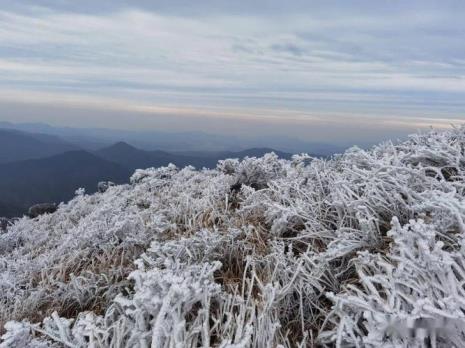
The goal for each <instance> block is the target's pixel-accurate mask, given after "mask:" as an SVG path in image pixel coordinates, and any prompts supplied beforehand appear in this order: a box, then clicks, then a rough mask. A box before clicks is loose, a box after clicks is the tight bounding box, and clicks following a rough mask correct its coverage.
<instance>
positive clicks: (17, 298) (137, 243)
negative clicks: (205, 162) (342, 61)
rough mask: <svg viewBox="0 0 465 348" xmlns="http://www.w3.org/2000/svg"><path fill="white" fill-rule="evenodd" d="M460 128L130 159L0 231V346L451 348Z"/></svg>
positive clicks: (462, 164) (462, 307) (457, 302)
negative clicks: (285, 156) (219, 154)
mask: <svg viewBox="0 0 465 348" xmlns="http://www.w3.org/2000/svg"><path fill="white" fill-rule="evenodd" d="M464 154H465V129H463V128H458V129H452V130H450V131H443V132H439V131H431V132H429V133H426V134H416V135H413V136H412V137H411V138H410V139H409V140H407V141H405V142H402V143H399V144H392V143H384V144H381V145H378V146H375V147H374V148H372V149H371V150H369V151H365V150H362V149H359V148H356V147H354V148H351V149H349V150H347V151H346V153H344V154H341V155H337V156H334V157H333V158H331V159H317V158H312V157H310V156H307V155H296V156H294V157H293V159H292V160H290V161H288V160H281V159H278V158H277V156H276V155H274V154H268V155H265V156H264V157H262V158H246V159H244V160H242V161H239V160H237V159H226V160H224V161H220V162H219V163H218V166H217V168H216V169H214V170H206V169H204V170H201V171H198V170H196V169H195V168H193V167H186V168H183V169H180V168H176V167H175V166H173V165H169V166H167V167H164V168H158V169H156V168H149V169H141V170H137V171H136V172H135V173H134V175H133V176H132V177H131V180H130V184H129V185H120V186H109V187H108V189H107V190H106V191H105V192H102V193H96V194H94V195H86V194H85V192H84V191H83V190H78V191H76V197H75V198H74V199H73V200H71V201H70V202H68V203H65V204H61V205H60V206H59V208H58V210H57V212H55V213H54V214H50V215H45V216H40V217H38V218H36V219H33V220H32V219H29V218H22V219H20V220H19V221H17V222H16V223H15V224H14V225H13V226H12V227H11V228H9V229H8V231H7V232H6V233H4V234H1V235H0V325H1V327H2V329H1V331H0V333H1V334H3V337H2V339H3V343H2V347H14V346H21V345H23V346H31V347H45V346H47V347H53V346H69V347H87V346H92V347H148V346H153V347H210V346H212V347H222V348H226V347H228V348H233V347H235V348H241V347H244V348H245V347H256V348H259V347H312V346H316V345H319V346H328V347H332V346H337V347H370V346H386V347H399V346H410V347H426V346H428V345H429V346H433V347H434V346H436V347H454V346H455V347H462V346H464V345H465V332H464V329H463V328H464V327H465V326H464V322H463V320H464V319H465V318H464V316H465V296H464V295H465V294H464V288H463V283H464V277H465V262H464V261H465V260H464V256H465V255H464V250H465V244H464V243H465V241H464V236H465V235H464V232H465V222H464V221H465V220H464V219H465V199H464V196H465V180H464V179H465V177H464V174H465V172H464V171H465V155H464Z"/></svg>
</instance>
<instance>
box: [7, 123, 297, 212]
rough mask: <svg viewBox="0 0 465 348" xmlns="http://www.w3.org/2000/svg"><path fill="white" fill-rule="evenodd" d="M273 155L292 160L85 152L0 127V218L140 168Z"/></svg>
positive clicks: (120, 179)
mask: <svg viewBox="0 0 465 348" xmlns="http://www.w3.org/2000/svg"><path fill="white" fill-rule="evenodd" d="M272 151H274V152H275V153H276V154H277V155H278V156H280V157H282V158H287V159H288V158H290V157H291V154H289V153H286V152H281V151H275V150H273V149H271V148H253V149H247V150H243V151H239V152H232V151H228V152H227V151H218V152H212V151H189V152H176V153H170V152H166V151H159V150H157V151H148V150H142V149H139V148H136V147H134V146H132V145H130V144H128V143H126V142H121V141H120V142H117V143H115V144H113V145H110V146H107V147H104V148H102V149H99V150H96V151H86V150H82V149H79V148H78V147H77V146H76V145H72V144H70V143H68V142H67V141H64V140H62V139H60V138H59V137H56V136H51V135H47V134H40V133H28V132H21V131H18V130H11V129H0V217H1V216H5V217H14V216H19V215H22V214H24V213H25V212H26V211H27V209H28V208H29V207H30V206H31V205H33V204H36V203H43V202H55V203H59V202H62V201H67V200H69V199H70V198H72V197H73V195H74V192H75V191H76V189H78V188H80V187H83V188H85V189H86V192H88V193H93V192H95V191H96V190H97V183H98V182H99V181H113V182H115V183H124V182H127V181H128V179H129V177H130V175H131V174H132V173H133V172H134V170H135V169H138V168H148V167H160V166H166V165H168V164H169V163H173V164H175V165H177V166H178V167H185V166H187V165H193V166H194V167H196V168H202V167H206V168H214V167H215V166H216V164H217V162H218V161H219V160H221V159H225V158H240V159H242V158H244V157H246V156H249V157H260V156H263V155H264V154H265V153H268V152H272Z"/></svg>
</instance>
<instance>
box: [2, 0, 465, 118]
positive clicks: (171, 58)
mask: <svg viewBox="0 0 465 348" xmlns="http://www.w3.org/2000/svg"><path fill="white" fill-rule="evenodd" d="M34 4H35V3H34ZM34 4H33V3H32V2H31V3H30V5H29V6H24V5H18V4H17V2H14V3H13V2H8V1H7V2H6V5H5V6H3V10H2V11H0V90H1V91H2V93H3V97H2V99H0V100H4V101H6V100H8V102H18V103H26V102H28V103H33V104H34V103H36V104H37V103H39V102H42V103H45V104H47V105H51V104H53V103H55V104H57V105H61V106H66V105H68V106H71V104H73V103H77V104H79V105H81V106H82V105H85V107H86V108H94V109H95V110H96V114H97V111H98V110H101V109H102V107H104V108H106V109H111V110H125V111H127V112H139V113H148V114H163V115H170V114H176V115H184V116H186V117H187V115H188V114H189V113H192V115H194V116H195V117H201V115H203V116H204V117H206V118H208V117H210V116H211V115H217V116H218V115H219V117H220V118H221V117H226V118H236V119H237V120H240V121H241V122H245V121H246V120H247V119H250V120H258V119H263V117H265V116H266V117H265V119H266V120H267V121H268V122H275V123H281V124H282V123H285V122H291V123H292V122H297V121H298V122H300V123H301V124H303V125H305V126H306V127H311V126H312V125H315V124H316V123H317V122H319V121H321V119H323V120H324V122H327V123H328V122H329V121H328V120H331V122H330V124H329V123H328V126H331V125H334V124H335V123H337V122H339V123H340V124H344V123H345V122H348V119H350V122H354V120H356V119H358V120H360V121H359V122H358V123H361V122H373V121H374V122H378V123H379V126H380V127H382V126H385V125H386V124H388V123H389V122H390V123H389V124H395V125H396V127H397V126H398V127H412V126H413V125H421V126H422V127H423V126H425V125H427V124H431V123H433V122H434V123H435V124H442V125H443V124H445V123H447V122H449V120H461V119H463V118H465V115H464V113H465V98H464V96H465V46H464V45H463V35H464V33H465V24H463V21H462V19H461V18H460V17H461V16H460V13H463V12H460V10H461V9H462V7H463V6H462V5H461V2H454V1H445V2H442V5H438V4H435V3H433V2H429V1H423V2H418V1H412V2H409V3H408V4H403V5H401V4H400V2H399V3H398V2H388V1H381V2H376V6H374V5H373V4H372V2H369V1H361V0H360V1H354V2H351V4H352V6H349V5H347V4H345V3H344V2H333V1H325V2H318V1H316V2H308V1H295V2H292V3H288V2H282V1H254V2H251V3H249V4H248V5H247V6H245V5H244V3H240V2H231V1H215V2H213V1H205V0H204V1H199V2H196V3H195V6H194V5H193V3H192V2H191V1H169V2H168V1H160V2H152V1H150V2H149V1H146V2H144V1H136V2H132V1H131V2H126V1H119V0H118V1H102V2H98V3H97V2H87V1H82V2H68V1H44V2H41V4H42V7H37V5H34ZM464 9H465V8H464ZM18 92H21V93H18ZM41 99H42V100H41ZM73 105H74V104H73ZM212 110H213V111H212ZM297 114H298V115H299V116H298V117H297V116H296V115H297ZM39 116H40V117H46V116H45V115H39ZM39 116H38V117H39ZM0 117H1V116H0ZM96 117H98V116H96ZM44 121H46V119H44ZM207 126H208V124H207Z"/></svg>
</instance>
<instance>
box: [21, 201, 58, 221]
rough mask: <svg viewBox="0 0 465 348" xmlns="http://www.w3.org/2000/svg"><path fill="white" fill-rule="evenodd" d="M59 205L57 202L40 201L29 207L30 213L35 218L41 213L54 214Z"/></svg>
mask: <svg viewBox="0 0 465 348" xmlns="http://www.w3.org/2000/svg"><path fill="white" fill-rule="evenodd" d="M56 210H57V205H56V204H55V203H40V204H35V205H33V206H32V207H30V208H29V211H28V215H29V217H30V218H32V219H34V218H36V217H38V216H40V215H44V214H52V213H54V212H56Z"/></svg>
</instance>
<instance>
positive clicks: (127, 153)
mask: <svg viewBox="0 0 465 348" xmlns="http://www.w3.org/2000/svg"><path fill="white" fill-rule="evenodd" d="M269 152H274V153H276V154H277V155H278V156H279V157H281V158H286V159H289V158H291V156H292V155H291V154H289V153H286V152H282V151H276V150H273V149H270V148H259V149H258V148H256V149H248V150H244V151H239V152H232V151H222V152H205V151H204V152H185V153H179V152H178V153H169V152H165V151H146V150H141V149H138V148H136V147H134V146H131V145H129V144H127V143H125V142H118V143H116V144H114V145H112V146H109V147H106V148H104V149H101V150H98V151H96V152H95V154H96V155H97V156H100V157H101V158H103V159H105V160H108V161H112V162H114V163H118V164H119V165H121V166H123V167H125V168H128V169H131V170H135V169H138V168H148V167H161V166H166V165H168V164H169V163H173V164H175V165H176V166H178V167H181V168H182V167H185V166H188V165H192V166H194V167H196V168H203V167H205V168H214V167H215V166H216V164H217V163H218V161H219V160H221V159H225V158H240V159H242V158H244V157H261V156H263V155H264V154H265V153H269Z"/></svg>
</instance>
